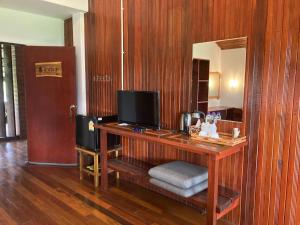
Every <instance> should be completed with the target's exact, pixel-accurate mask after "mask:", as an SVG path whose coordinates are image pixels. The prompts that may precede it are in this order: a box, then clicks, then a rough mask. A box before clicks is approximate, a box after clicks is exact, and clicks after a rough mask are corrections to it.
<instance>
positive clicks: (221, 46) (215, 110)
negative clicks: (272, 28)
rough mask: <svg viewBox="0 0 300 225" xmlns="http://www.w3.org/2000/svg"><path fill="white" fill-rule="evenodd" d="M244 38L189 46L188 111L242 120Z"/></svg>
mask: <svg viewBox="0 0 300 225" xmlns="http://www.w3.org/2000/svg"><path fill="white" fill-rule="evenodd" d="M246 46H247V38H245V37H243V38H235V39H229V40H222V41H215V42H206V43H196V44H194V45H193V71H192V100H191V102H192V110H193V111H203V112H205V113H210V114H220V115H221V118H222V119H223V120H233V121H242V117H243V104H244V87H245V85H244V84H245V67H246Z"/></svg>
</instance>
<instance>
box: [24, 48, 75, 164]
mask: <svg viewBox="0 0 300 225" xmlns="http://www.w3.org/2000/svg"><path fill="white" fill-rule="evenodd" d="M24 56H25V60H24V62H25V93H26V115H27V118H26V119H27V129H28V132H27V133H28V135H27V136H28V161H29V162H37V163H53V164H73V163H76V152H75V150H74V147H75V115H74V114H75V111H74V109H73V113H72V114H71V115H70V107H71V106H72V105H74V104H75V102H76V89H75V85H76V83H75V79H76V75H75V50H74V48H73V47H71V48H69V47H36V46H26V47H25V51H24ZM49 62H61V65H62V66H61V67H62V76H61V77H57V76H40V77H37V76H36V71H35V64H36V63H49Z"/></svg>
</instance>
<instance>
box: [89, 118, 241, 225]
mask: <svg viewBox="0 0 300 225" xmlns="http://www.w3.org/2000/svg"><path fill="white" fill-rule="evenodd" d="M95 128H99V129H101V132H100V138H101V147H100V149H101V188H102V189H103V190H107V188H108V167H109V168H111V169H114V170H116V171H119V172H123V173H127V174H129V175H132V176H134V177H140V178H141V179H142V180H143V182H139V184H140V185H142V186H144V187H146V188H150V189H151V190H154V191H158V189H157V188H151V185H150V186H149V183H147V185H145V182H147V181H146V180H147V170H148V169H147V167H145V166H143V168H140V167H138V166H136V165H131V164H130V163H129V161H130V160H119V159H113V160H109V161H108V160H107V134H108V133H111V134H116V135H120V136H123V137H128V138H132V139H139V140H144V141H148V142H153V143H157V144H162V145H168V146H173V147H175V148H177V149H181V150H183V151H187V152H193V153H196V154H205V155H207V158H208V189H207V191H206V192H205V191H204V192H201V193H200V194H197V195H195V196H192V197H190V198H184V200H185V201H187V202H189V203H192V204H196V205H197V204H199V206H202V207H206V209H207V224H208V225H216V224H217V220H218V219H220V218H221V217H223V216H224V215H226V214H227V213H228V212H230V211H231V210H233V209H234V208H235V207H237V206H238V205H239V203H240V194H239V193H238V192H236V191H233V190H230V189H228V188H226V187H220V186H219V185H218V169H219V160H220V159H222V158H224V157H229V156H231V155H233V154H235V153H237V152H239V151H243V149H244V148H243V147H244V146H245V145H246V144H247V142H244V143H241V144H238V145H236V146H233V147H229V146H221V145H215V144H208V143H204V142H200V141H196V140H193V139H191V138H190V137H188V136H186V135H183V134H180V133H172V132H171V131H168V130H161V131H152V130H149V131H146V132H145V133H135V132H133V131H132V130H131V128H128V127H122V126H119V125H118V124H116V123H110V124H102V125H95ZM145 168H146V169H145ZM158 192H159V193H161V194H164V195H166V196H169V197H173V196H174V194H171V193H170V192H168V191H165V190H159V191H158ZM176 199H180V197H178V196H177V197H176Z"/></svg>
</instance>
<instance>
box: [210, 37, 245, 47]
mask: <svg viewBox="0 0 300 225" xmlns="http://www.w3.org/2000/svg"><path fill="white" fill-rule="evenodd" d="M216 43H217V45H218V46H219V47H220V48H221V49H222V50H226V49H235V48H246V47H247V38H246V37H242V38H235V39H229V40H223V41H217V42H216Z"/></svg>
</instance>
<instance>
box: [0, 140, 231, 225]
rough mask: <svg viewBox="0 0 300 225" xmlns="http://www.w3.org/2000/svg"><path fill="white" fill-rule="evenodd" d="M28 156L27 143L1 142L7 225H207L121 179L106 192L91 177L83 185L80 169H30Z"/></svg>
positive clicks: (2, 220) (0, 189) (1, 206)
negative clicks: (27, 160)
mask: <svg viewBox="0 0 300 225" xmlns="http://www.w3.org/2000/svg"><path fill="white" fill-rule="evenodd" d="M26 153H27V145H26V141H17V142H11V143H0V224H1V225H2V224H3V225H16V224H18V225H40V224H42V225H56V224H59V225H60V224H62V225H85V224H88V225H98V224H101V225H102V224H103V225H120V224H122V225H145V224H149V225H150V224H151V225H158V224H161V225H176V224H184V225H204V224H205V215H201V213H200V212H199V211H197V210H196V209H194V208H190V207H187V206H185V205H184V204H181V203H179V202H176V201H174V200H171V199H169V198H167V197H164V196H161V195H159V194H157V193H154V192H152V191H149V190H146V189H143V188H141V187H139V186H137V185H135V184H131V183H128V182H126V181H123V180H118V179H116V178H115V176H114V175H115V174H112V175H111V176H110V188H109V190H108V191H107V192H104V191H101V190H100V189H95V188H94V186H93V179H92V178H91V177H90V178H89V177H85V179H84V180H82V181H80V180H79V171H78V169H77V168H64V167H46V166H32V165H28V164H27V163H26V159H27V155H26ZM224 224H226V223H225V222H223V221H220V222H219V223H218V225H224Z"/></svg>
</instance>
